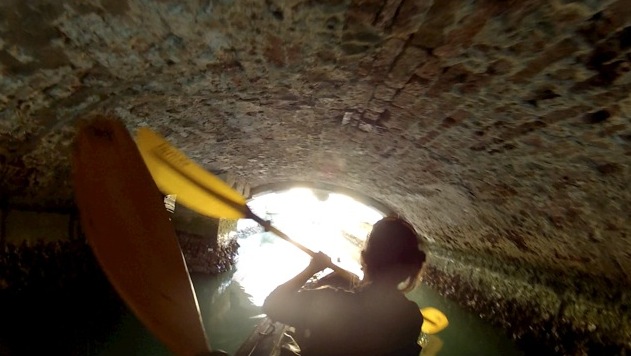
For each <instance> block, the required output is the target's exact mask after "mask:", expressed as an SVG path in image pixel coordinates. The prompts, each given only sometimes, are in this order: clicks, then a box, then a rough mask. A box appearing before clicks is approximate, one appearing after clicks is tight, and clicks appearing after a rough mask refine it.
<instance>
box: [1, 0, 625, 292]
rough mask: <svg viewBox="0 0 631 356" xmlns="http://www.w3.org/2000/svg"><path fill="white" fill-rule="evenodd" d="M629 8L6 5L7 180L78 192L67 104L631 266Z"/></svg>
mask: <svg viewBox="0 0 631 356" xmlns="http://www.w3.org/2000/svg"><path fill="white" fill-rule="evenodd" d="M629 9H630V7H629V6H627V2H626V1H624V0H617V1H609V2H593V1H573V2H561V1H539V0H535V1H524V2H520V1H509V2H494V1H480V2H470V1H459V0H445V1H433V2H432V1H425V0H403V1H390V0H388V1H377V0H367V1H323V2H318V1H291V2H281V1H275V0H270V1H265V2H263V1H199V2H198V1H187V2H180V1H159V2H158V1H156V2H145V1H141V0H123V1H110V0H102V1H87V2H86V1H67V2H63V3H62V2H59V3H57V2H35V3H33V2H21V1H10V2H4V3H3V4H1V5H0V69H1V71H2V76H1V77H0V88H1V90H0V105H1V110H0V116H1V117H2V119H1V120H0V142H1V145H0V148H1V149H0V169H1V170H2V181H1V182H0V184H1V185H0V187H1V189H2V195H3V196H4V197H5V199H9V201H10V202H13V203H15V204H27V205H28V204H30V205H47V206H57V205H60V206H61V205H64V204H68V203H71V202H72V188H71V186H70V182H69V172H70V166H69V162H70V160H69V154H70V150H71V143H72V139H73V136H74V132H75V124H76V123H77V121H78V120H80V119H82V118H84V117H86V116H88V115H89V114H91V113H94V112H99V113H108V114H111V115H114V116H117V117H120V118H121V119H122V120H123V121H124V122H125V124H126V125H127V126H128V128H129V129H130V130H131V131H134V130H135V129H136V128H138V127H141V126H149V127H151V128H153V129H154V130H156V131H158V132H160V133H161V134H163V135H164V136H165V137H166V138H167V139H168V140H169V141H171V142H172V143H173V144H174V145H175V146H177V147H179V148H181V149H182V150H183V151H184V152H185V153H186V154H187V155H189V156H190V157H192V158H193V159H194V160H196V161H197V162H198V163H200V164H201V165H203V166H204V167H206V168H207V169H209V170H221V171H229V172H232V173H234V174H237V175H238V176H239V177H240V178H241V179H244V180H246V181H247V182H249V183H250V184H251V185H252V186H257V185H263V184H274V183H278V182H285V181H309V182H321V183H326V184H333V185H336V186H340V187H344V188H347V189H352V190H355V191H358V192H362V193H364V194H366V195H367V196H370V197H371V198H373V199H375V200H377V201H379V202H381V203H383V204H385V205H386V206H389V207H391V208H393V209H394V210H395V211H396V212H398V213H401V214H403V215H404V216H405V217H407V218H408V219H410V220H412V221H413V222H414V224H415V226H416V228H417V229H418V231H419V232H420V233H421V235H422V236H423V237H424V238H426V239H427V240H428V241H429V242H430V243H431V244H432V246H434V247H436V248H444V249H447V250H456V251H464V252H467V253H472V254H481V255H486V254H488V255H492V256H495V257H498V258H500V259H501V258H507V259H509V260H516V261H521V262H524V263H528V264H532V265H535V266H539V267H545V268H548V267H550V268H561V269H575V270H578V271H585V272H589V273H593V274H596V275H601V276H609V277H611V278H615V279H621V280H627V281H628V280H631V247H630V246H631V227H630V224H629V222H628V219H629V211H631V206H630V202H631V191H630V189H629V181H630V179H629V177H630V174H631V172H630V168H629V161H630V157H631V126H630V123H629V117H630V115H631V98H630V97H629V92H630V91H629V89H630V86H631V74H629V69H630V68H631V63H630V58H631V57H630V56H631V52H630V48H631V42H630V34H631V31H630V29H631V27H629V25H630V21H631V13H630V12H629Z"/></svg>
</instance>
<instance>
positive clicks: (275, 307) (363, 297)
mask: <svg viewBox="0 0 631 356" xmlns="http://www.w3.org/2000/svg"><path fill="white" fill-rule="evenodd" d="M361 259H362V270H363V272H364V278H363V280H362V281H361V282H360V283H359V285H358V286H357V287H355V288H353V289H352V290H345V289H341V288H333V287H330V286H325V287H320V288H315V289H308V288H304V285H305V283H307V281H309V279H310V278H311V277H312V276H313V275H314V274H316V273H318V272H320V271H322V270H324V269H326V268H327V266H329V265H330V264H331V260H330V258H329V257H328V256H326V255H325V254H323V253H321V252H320V253H317V254H316V255H315V256H314V257H313V258H312V260H311V262H310V263H309V265H308V266H307V267H306V268H305V269H304V270H303V271H302V272H300V273H299V274H298V275H296V276H295V277H293V278H292V279H290V280H289V281H287V282H285V283H284V284H282V285H280V286H278V287H277V288H276V289H275V290H274V291H273V292H272V293H270V295H269V296H268V297H267V299H266V300H265V302H264V304H263V311H264V312H265V313H266V314H267V315H268V317H270V318H271V319H273V320H275V321H278V322H281V323H284V324H287V325H290V326H292V327H294V329H295V335H294V336H295V338H296V341H297V342H298V345H299V346H300V349H301V352H300V355H302V356H309V355H418V354H419V353H420V351H421V347H420V346H419V345H418V337H419V334H420V332H421V325H422V323H423V317H422V315H421V313H420V312H419V307H418V305H417V304H416V303H414V302H413V301H410V300H408V299H407V298H406V297H405V294H404V293H405V292H407V291H410V290H412V289H413V288H414V287H415V286H416V283H417V281H418V277H419V274H420V271H421V269H422V267H423V264H424V263H425V253H424V252H423V250H422V249H420V248H419V239H418V236H417V234H416V232H415V231H414V228H413V227H412V226H411V225H410V224H409V223H407V222H406V221H405V220H403V219H401V218H397V217H386V218H383V219H381V220H379V221H378V222H377V223H375V225H374V226H373V229H372V231H371V233H370V234H369V235H368V238H367V240H366V245H365V248H364V250H363V251H362V252H361Z"/></svg>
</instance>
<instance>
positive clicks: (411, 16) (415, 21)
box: [392, 0, 432, 38]
mask: <svg viewBox="0 0 631 356" xmlns="http://www.w3.org/2000/svg"><path fill="white" fill-rule="evenodd" d="M431 5H432V0H403V2H402V3H401V8H400V10H399V15H398V16H397V17H396V19H395V22H394V24H393V25H392V34H393V35H395V36H397V37H400V38H407V37H408V36H409V35H411V34H413V33H415V32H416V31H418V28H419V26H420V25H421V24H422V19H423V18H424V17H425V13H426V11H427V10H428V9H429V8H430V6H431Z"/></svg>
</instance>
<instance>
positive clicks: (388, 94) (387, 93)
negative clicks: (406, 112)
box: [373, 85, 397, 101]
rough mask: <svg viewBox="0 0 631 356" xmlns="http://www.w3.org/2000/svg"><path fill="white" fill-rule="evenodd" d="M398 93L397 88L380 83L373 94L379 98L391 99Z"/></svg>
mask: <svg viewBox="0 0 631 356" xmlns="http://www.w3.org/2000/svg"><path fill="white" fill-rule="evenodd" d="M396 93H397V90H396V89H393V88H389V87H387V86H385V85H378V86H377V87H376V88H375V93H374V94H373V96H374V97H375V98H377V99H379V100H383V101H390V100H392V98H393V97H394V95H395V94H396Z"/></svg>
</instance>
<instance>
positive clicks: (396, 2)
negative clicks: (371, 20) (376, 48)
mask: <svg viewBox="0 0 631 356" xmlns="http://www.w3.org/2000/svg"><path fill="white" fill-rule="evenodd" d="M402 2H403V0H386V2H385V4H384V5H383V8H382V9H381V11H380V12H379V15H378V16H377V19H376V20H375V26H376V27H377V28H380V29H386V28H390V27H391V26H392V23H393V22H394V16H395V15H396V12H397V10H398V9H399V7H400V6H401V3H402Z"/></svg>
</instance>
